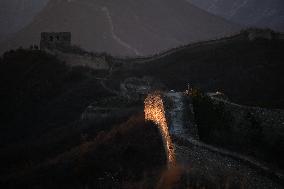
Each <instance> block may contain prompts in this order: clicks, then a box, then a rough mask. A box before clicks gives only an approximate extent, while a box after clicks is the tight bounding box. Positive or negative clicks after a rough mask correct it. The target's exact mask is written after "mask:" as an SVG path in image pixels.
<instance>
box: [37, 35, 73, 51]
mask: <svg viewBox="0 0 284 189" xmlns="http://www.w3.org/2000/svg"><path fill="white" fill-rule="evenodd" d="M70 46H71V32H42V33H41V39H40V49H42V50H43V49H53V48H58V47H59V48H60V47H63V48H64V47H70Z"/></svg>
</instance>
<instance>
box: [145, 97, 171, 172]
mask: <svg viewBox="0 0 284 189" xmlns="http://www.w3.org/2000/svg"><path fill="white" fill-rule="evenodd" d="M144 113H145V119H146V120H148V121H153V122H154V123H155V124H156V125H157V126H158V127H159V130H160V132H161V135H162V138H163V143H164V147H165V151H166V154H167V162H168V167H172V166H174V165H175V161H176V159H175V152H174V148H173V143H172V139H171V137H170V133H169V128H168V124H167V119H166V115H165V108H164V103H163V98H162V96H161V94H160V93H158V92H155V93H152V94H149V95H148V96H147V98H146V99H145V101H144Z"/></svg>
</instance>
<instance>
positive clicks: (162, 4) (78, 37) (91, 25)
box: [0, 0, 239, 55]
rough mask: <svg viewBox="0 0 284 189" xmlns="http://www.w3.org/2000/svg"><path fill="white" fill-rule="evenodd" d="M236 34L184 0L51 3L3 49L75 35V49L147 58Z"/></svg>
mask: <svg viewBox="0 0 284 189" xmlns="http://www.w3.org/2000/svg"><path fill="white" fill-rule="evenodd" d="M238 28H239V27H238V26H235V25H233V24H231V23H229V22H227V21H225V20H224V19H221V18H219V17H215V16H212V15H210V14H208V13H206V12H205V11H203V10H201V9H199V8H197V7H195V6H192V5H191V4H189V3H188V2H186V1H185V0H177V1H171V0H148V1H142V0H139V1H131V0H122V1H119V2H118V1H114V0H98V1H91V0H81V1H77V0H75V1H67V0H61V1H59V0H50V1H49V3H48V4H47V6H46V7H45V8H44V10H43V11H42V12H41V13H40V14H39V15H38V16H37V17H36V18H35V19H34V21H33V22H32V23H31V24H30V25H28V26H27V27H26V28H25V29H23V30H22V31H20V32H19V33H17V34H16V35H15V36H13V37H12V38H10V39H9V40H7V41H6V42H4V43H2V44H1V45H0V46H1V49H2V50H3V49H10V48H15V47H18V46H20V45H22V46H28V45H30V44H32V43H38V41H39V36H40V32H42V31H71V32H72V35H73V43H74V44H77V45H80V46H82V47H83V48H85V49H87V50H90V51H100V52H102V51H106V52H108V53H111V54H114V55H146V54H154V53H156V52H159V51H161V50H164V49H169V48H172V47H175V46H178V45H181V44H186V43H188V42H192V41H200V40H205V39H210V38H215V37H217V36H224V35H228V34H229V33H231V32H235V31H237V30H238Z"/></svg>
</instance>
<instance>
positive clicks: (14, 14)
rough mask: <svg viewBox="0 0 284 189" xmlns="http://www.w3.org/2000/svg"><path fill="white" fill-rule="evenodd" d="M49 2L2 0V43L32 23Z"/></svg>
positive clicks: (0, 10)
mask: <svg viewBox="0 0 284 189" xmlns="http://www.w3.org/2000/svg"><path fill="white" fill-rule="evenodd" d="M47 2H48V0H1V1H0V41H1V40H3V39H4V38H5V37H7V36H8V35H10V34H13V33H15V32H18V31H19V30H21V29H22V28H24V27H25V26H26V25H28V24H29V23H30V22H32V20H33V18H34V16H35V15H36V14H37V13H39V12H40V11H41V9H42V8H43V7H44V6H45V5H46V3H47Z"/></svg>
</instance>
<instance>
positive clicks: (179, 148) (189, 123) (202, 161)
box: [144, 92, 284, 188]
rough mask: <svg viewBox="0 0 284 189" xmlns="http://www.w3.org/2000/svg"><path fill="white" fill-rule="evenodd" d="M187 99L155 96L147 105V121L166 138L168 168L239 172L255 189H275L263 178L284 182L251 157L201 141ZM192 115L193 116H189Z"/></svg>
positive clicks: (179, 95) (177, 95)
mask: <svg viewBox="0 0 284 189" xmlns="http://www.w3.org/2000/svg"><path fill="white" fill-rule="evenodd" d="M184 98H190V97H188V96H185V95H184V94H183V93H176V92H153V93H151V94H149V95H148V96H147V97H146V99H145V101H144V104H145V106H144V112H145V119H146V120H147V121H152V122H154V123H155V124H156V125H157V127H158V128H159V130H160V133H161V135H162V138H163V144H164V148H165V152H166V156H167V162H168V168H172V167H173V166H177V165H178V166H185V167H186V166H189V165H191V166H195V165H192V164H196V165H198V166H201V167H203V166H205V167H203V169H205V170H206V171H205V172H206V173H204V174H214V170H215V169H216V168H217V170H218V171H219V170H220V169H222V171H224V172H226V171H229V172H236V174H240V175H244V176H245V177H247V179H248V180H249V181H248V182H251V183H250V184H251V186H252V188H273V187H275V186H273V187H272V186H270V183H271V181H269V180H270V178H266V177H265V176H263V175H270V177H271V178H272V179H276V180H280V182H283V179H284V175H283V174H282V173H279V172H277V171H275V170H273V169H271V168H269V167H267V166H266V165H264V164H262V163H260V162H259V161H257V160H255V159H253V158H251V157H247V156H244V155H240V154H238V153H235V152H231V151H228V150H225V149H221V148H217V147H215V146H211V145H209V144H205V143H203V142H202V141H200V140H199V138H198V134H197V133H198V132H197V126H196V124H195V123H194V111H193V109H192V107H188V106H186V105H185V104H184ZM215 100H216V99H215ZM188 112H190V114H192V115H189V116H188V115H187V116H186V115H185V114H188ZM186 117H187V119H186ZM212 162H214V163H213V164H212ZM221 167H222V168H221ZM215 171H216V170H215ZM209 172H211V173H209Z"/></svg>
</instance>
